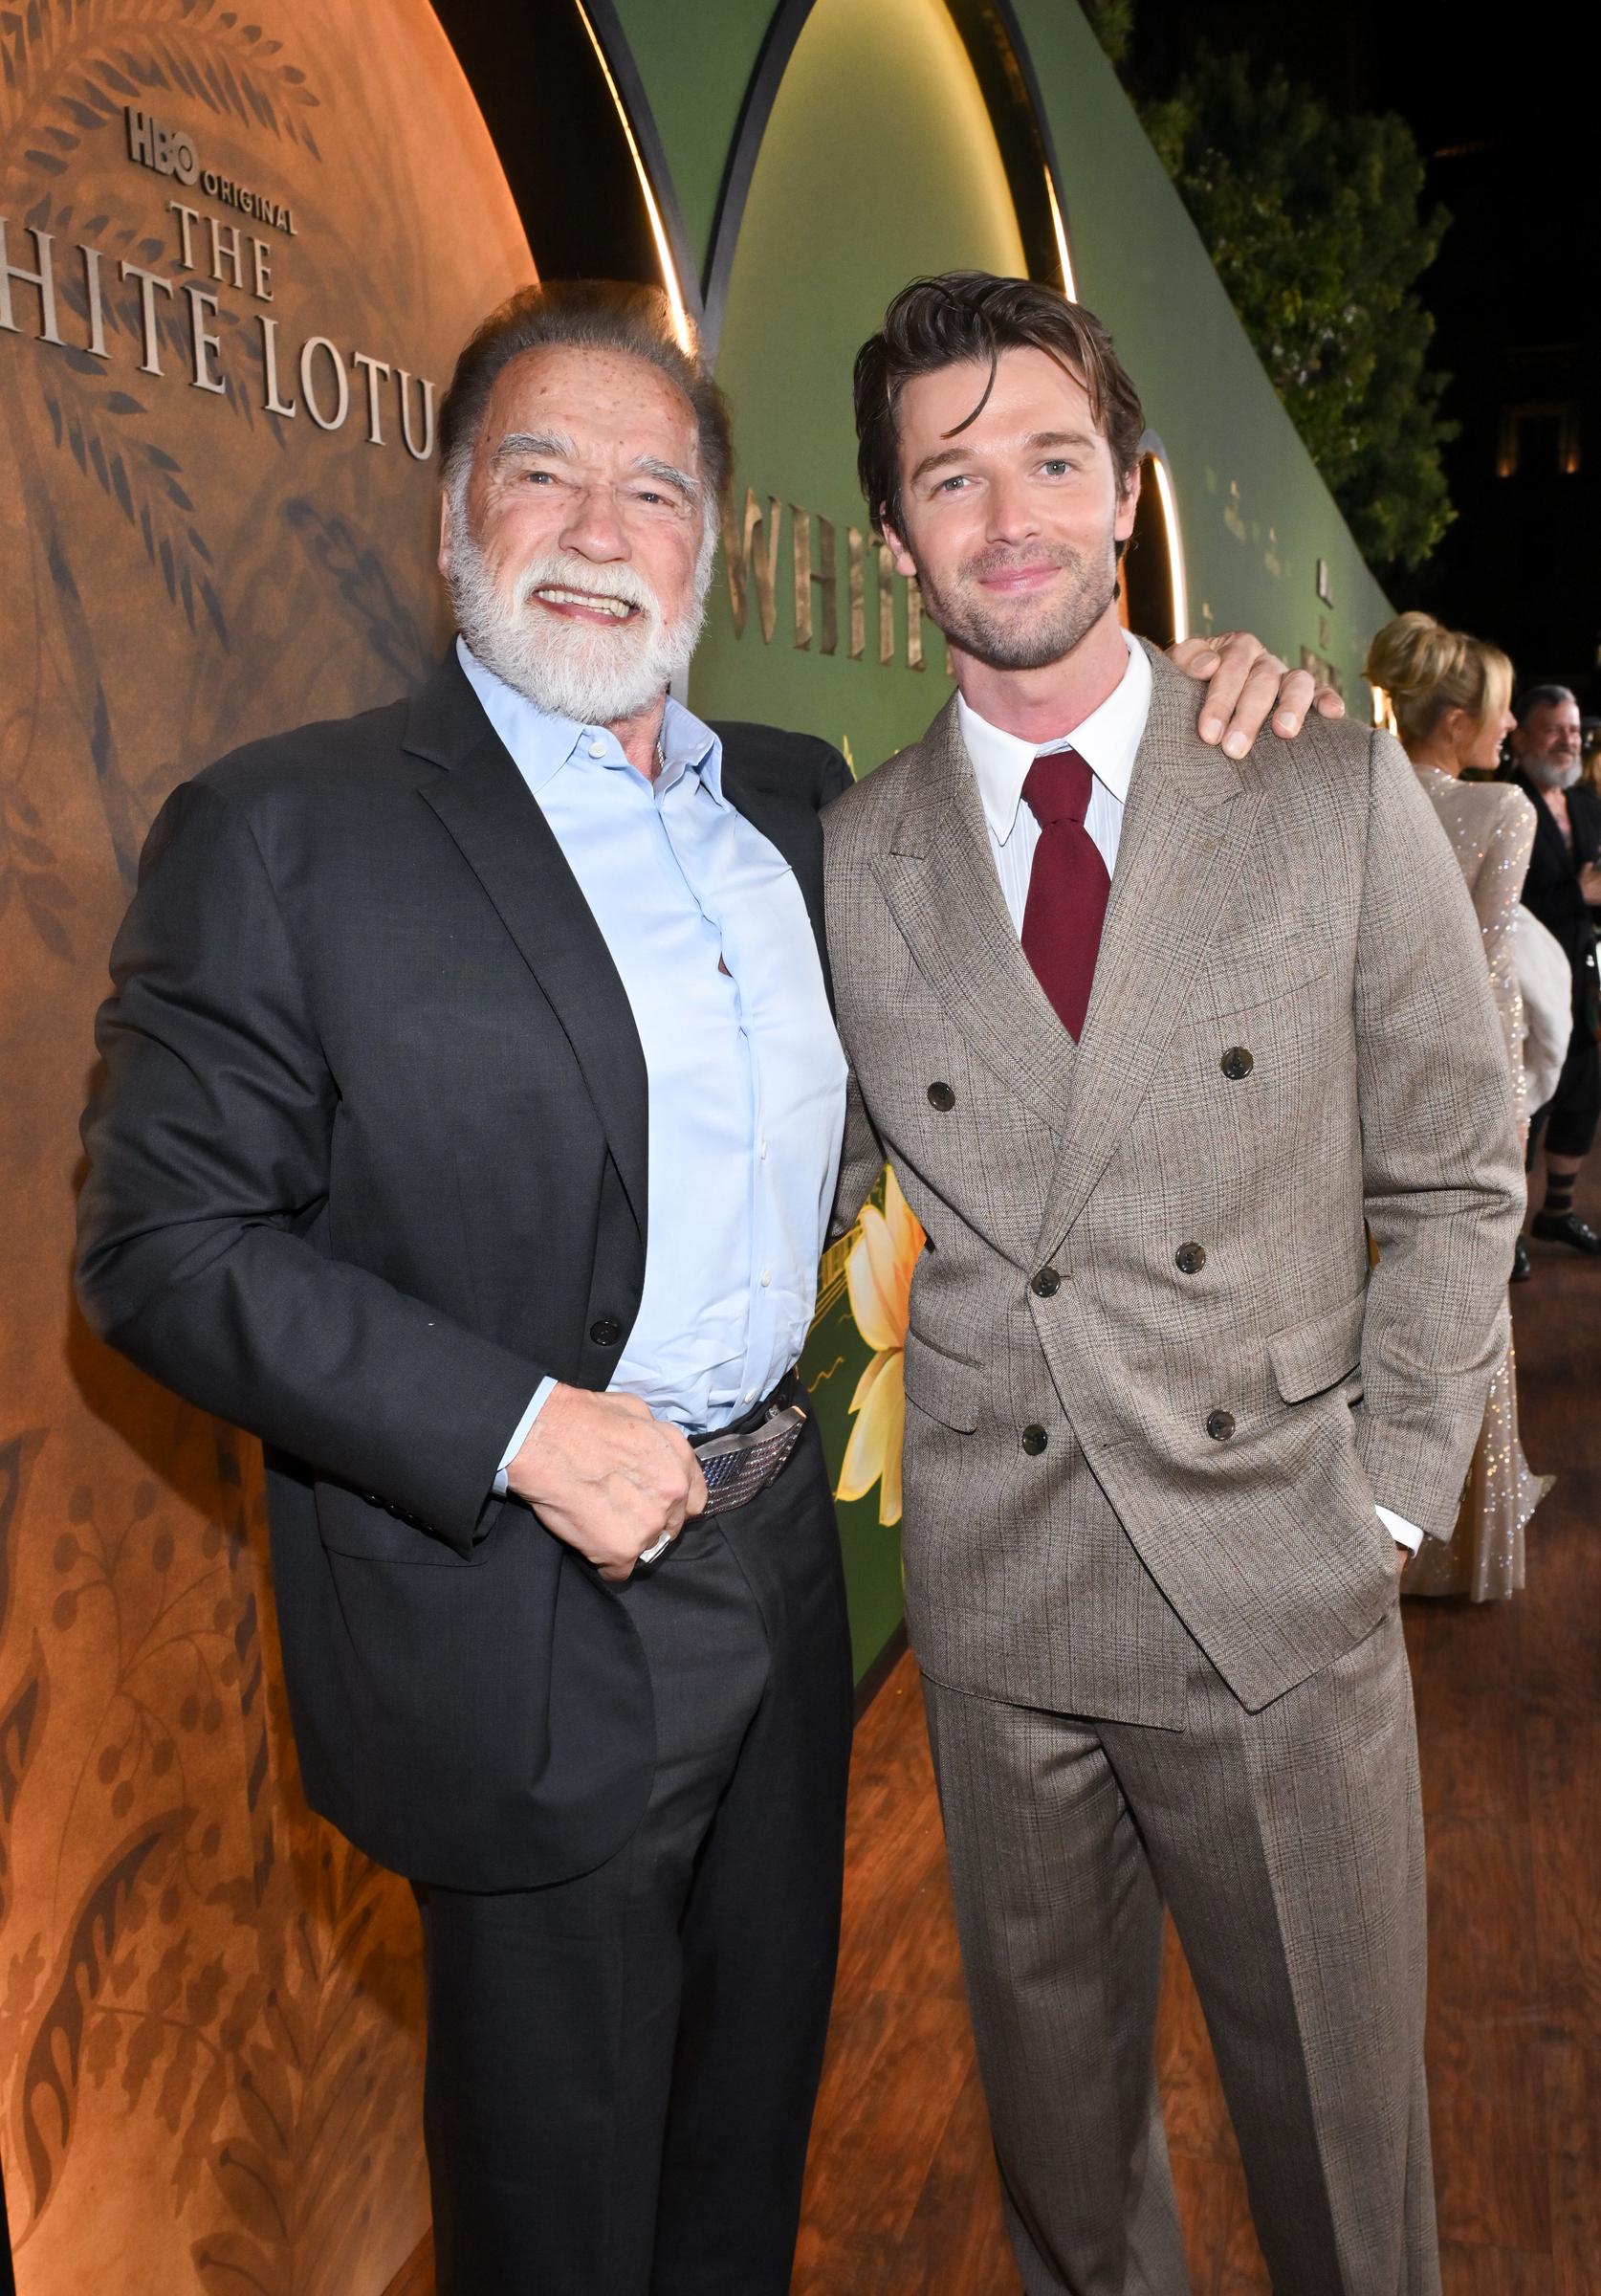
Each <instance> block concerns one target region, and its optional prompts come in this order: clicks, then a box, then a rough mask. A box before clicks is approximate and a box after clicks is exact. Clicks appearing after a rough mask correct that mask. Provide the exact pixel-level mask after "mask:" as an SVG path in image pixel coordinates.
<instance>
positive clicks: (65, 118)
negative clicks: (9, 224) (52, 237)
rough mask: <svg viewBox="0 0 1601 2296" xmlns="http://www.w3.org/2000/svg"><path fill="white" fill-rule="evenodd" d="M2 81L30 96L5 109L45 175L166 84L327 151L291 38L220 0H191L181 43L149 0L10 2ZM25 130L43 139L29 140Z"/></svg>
mask: <svg viewBox="0 0 1601 2296" xmlns="http://www.w3.org/2000/svg"><path fill="white" fill-rule="evenodd" d="M85 34H87V35H89V36H88V37H87V38H86V37H85ZM97 35H99V36H97ZM0 85H3V86H4V89H5V92H6V94H7V96H8V97H11V98H15V99H19V100H18V101H17V102H16V103H15V104H14V106H9V107H8V109H9V110H10V112H11V116H10V117H9V118H6V117H4V115H0V118H4V124H5V127H6V131H7V136H8V141H10V142H11V143H12V144H13V148H15V149H16V150H17V153H18V158H19V162H20V165H21V166H24V167H26V168H28V169H29V170H30V171H32V172H33V173H34V174H37V175H45V176H52V175H61V174H63V173H64V172H65V171H66V167H67V164H68V161H69V159H70V157H71V155H72V154H73V153H74V152H75V151H76V150H77V146H78V144H79V143H80V141H81V140H82V138H83V137H84V136H86V135H94V134H97V133H98V132H99V129H100V128H101V127H102V126H103V125H104V124H105V123H106V121H117V122H120V121H121V115H122V107H123V105H124V104H129V103H131V104H137V105H139V106H140V107H141V108H142V109H143V108H145V107H146V106H148V104H149V102H150V99H151V97H152V95H153V94H154V93H156V92H157V91H164V92H165V93H167V94H168V95H173V96H185V97H192V98H193V99H194V100H195V101H196V102H198V103H201V104H204V105H205V107H206V109H207V110H208V112H211V113H212V114H214V115H216V116H217V117H219V118H227V119H230V120H231V121H237V122H238V123H239V125H241V126H243V127H247V128H252V129H253V128H258V127H259V128H265V129H266V130H267V131H268V133H269V134H271V135H274V136H276V137H277V138H278V139H279V140H280V141H281V142H285V143H289V144H297V145H299V146H300V147H301V148H302V149H303V150H305V151H306V152H307V153H309V154H310V156H311V157H312V158H313V159H320V157H321V154H320V152H319V151H318V147H317V138H316V136H315V135H314V133H313V131H312V123H311V120H310V118H309V116H308V115H309V114H310V113H312V112H315V111H317V110H318V109H319V108H320V99H319V98H318V95H317V93H316V91H315V90H314V89H313V87H312V85H311V83H310V81H309V79H308V77H307V76H306V74H305V73H304V72H303V71H302V70H301V68H300V67H299V65H298V64H296V63H294V62H292V61H290V60H288V59H287V58H286V57H285V55H284V43H283V42H282V41H281V40H279V39H276V38H274V37H273V36H271V35H270V34H269V33H267V32H265V31H264V30H263V28H262V27H261V26H260V25H259V24H252V23H251V22H249V21H248V20H245V19H244V18H242V16H241V14H240V12H239V11H238V10H237V9H235V8H230V7H219V6H218V5H217V0H188V5H187V6H186V9H185V11H184V24H183V32H182V42H181V44H180V42H179V40H178V39H177V38H176V37H175V36H174V27H173V26H172V25H171V23H170V22H169V21H167V20H165V11H161V10H159V9H158V8H155V7H152V6H150V5H148V0H145V4H144V5H141V0H27V5H26V6H24V7H21V8H14V9H8V10H6V11H5V12H4V13H3V14H0ZM30 96H31V97H32V100H31V101H29V100H27V99H28V98H29V97H30ZM25 133H31V134H32V135H33V137H34V138H35V139H36V141H35V142H34V143H33V144H24V143H23V142H22V137H23V135H24V134H25Z"/></svg>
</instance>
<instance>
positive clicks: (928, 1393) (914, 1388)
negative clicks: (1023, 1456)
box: [904, 1331, 978, 1435]
mask: <svg viewBox="0 0 1601 2296" xmlns="http://www.w3.org/2000/svg"><path fill="white" fill-rule="evenodd" d="M904 1370H905V1374H906V1391H907V1394H908V1395H909V1396H910V1399H911V1401H912V1402H914V1403H915V1404H916V1406H917V1408H918V1410H919V1411H926V1412H927V1413H928V1415H929V1417H930V1418H931V1419H937V1420H938V1421H939V1423H940V1424H941V1425H942V1426H947V1427H954V1428H956V1429H957V1430H958V1432H959V1433H961V1434H963V1435H971V1434H972V1432H973V1430H974V1428H975V1427H976V1425H977V1424H978V1367H977V1365H976V1363H963V1362H962V1361H961V1360H960V1359H959V1358H957V1357H955V1356H948V1355H947V1354H946V1352H945V1350H944V1349H943V1348H942V1347H932V1346H931V1345H930V1343H929V1341H928V1340H926V1339H922V1338H919V1336H918V1335H917V1334H916V1332H914V1331H909V1332H908V1333H907V1336H906V1357H905V1360H904Z"/></svg>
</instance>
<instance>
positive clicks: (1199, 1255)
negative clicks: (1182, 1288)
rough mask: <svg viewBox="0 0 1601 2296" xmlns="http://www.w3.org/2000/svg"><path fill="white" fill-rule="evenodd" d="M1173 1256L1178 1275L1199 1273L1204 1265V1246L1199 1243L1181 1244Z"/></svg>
mask: <svg viewBox="0 0 1601 2296" xmlns="http://www.w3.org/2000/svg"><path fill="white" fill-rule="evenodd" d="M1173 1259H1174V1261H1175V1263H1176V1265H1177V1268H1178V1271H1179V1273H1180V1275H1199V1273H1200V1271H1201V1269H1203V1268H1204V1267H1205V1266H1206V1247H1205V1246H1204V1245H1201V1244H1181V1245H1180V1246H1179V1247H1178V1249H1177V1250H1176V1251H1175V1252H1174V1253H1173Z"/></svg>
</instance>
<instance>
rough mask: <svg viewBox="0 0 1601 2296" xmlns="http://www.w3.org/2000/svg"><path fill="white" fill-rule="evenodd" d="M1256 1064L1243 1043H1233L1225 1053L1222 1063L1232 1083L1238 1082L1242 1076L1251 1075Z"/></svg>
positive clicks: (1224, 1072)
mask: <svg viewBox="0 0 1601 2296" xmlns="http://www.w3.org/2000/svg"><path fill="white" fill-rule="evenodd" d="M1256 1065H1257V1064H1256V1062H1255V1061H1254V1060H1253V1059H1252V1058H1251V1055H1250V1054H1249V1052H1247V1051H1246V1049H1245V1048H1244V1046H1243V1045H1231V1046H1230V1047H1229V1049H1228V1050H1227V1051H1226V1052H1225V1053H1224V1054H1223V1058H1222V1063H1221V1066H1222V1071H1223V1074H1224V1075H1225V1076H1226V1077H1227V1078H1228V1080H1229V1082H1230V1083H1231V1084H1238V1083H1239V1080H1240V1078H1241V1077H1242V1076H1249V1074H1250V1073H1251V1071H1252V1070H1253V1069H1254V1068H1255V1067H1256Z"/></svg>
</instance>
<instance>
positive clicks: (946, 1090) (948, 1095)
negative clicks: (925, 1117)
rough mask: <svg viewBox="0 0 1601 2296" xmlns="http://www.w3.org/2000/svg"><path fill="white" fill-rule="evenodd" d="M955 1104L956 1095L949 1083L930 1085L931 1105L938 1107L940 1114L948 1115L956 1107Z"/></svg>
mask: <svg viewBox="0 0 1601 2296" xmlns="http://www.w3.org/2000/svg"><path fill="white" fill-rule="evenodd" d="M955 1105H956V1095H955V1093H954V1092H953V1091H952V1090H951V1087H950V1086H949V1085H948V1084H931V1085H930V1087H929V1106H930V1107H931V1108H937V1109H938V1111H939V1113H940V1115H942V1116H943V1115H949V1114H950V1112H951V1110H952V1109H954V1107H955Z"/></svg>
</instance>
